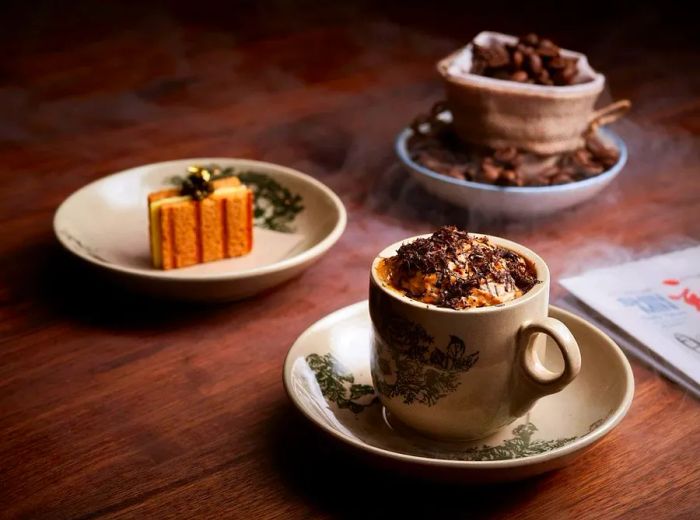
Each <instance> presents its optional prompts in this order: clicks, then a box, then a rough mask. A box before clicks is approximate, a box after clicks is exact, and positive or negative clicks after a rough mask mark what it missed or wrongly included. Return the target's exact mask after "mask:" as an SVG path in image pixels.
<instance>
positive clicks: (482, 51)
mask: <svg viewBox="0 0 700 520" xmlns="http://www.w3.org/2000/svg"><path fill="white" fill-rule="evenodd" d="M473 47H474V50H473V54H472V69H471V72H472V74H479V75H481V76H489V77H491V78H497V79H505V80H510V81H518V82H520V83H533V84H537V85H557V86H565V85H572V84H574V83H575V81H576V73H577V71H578V67H577V62H578V58H567V57H564V56H562V55H561V54H560V53H559V47H558V46H557V45H555V44H554V43H553V42H552V41H551V40H548V39H546V38H540V37H539V36H537V35H536V34H533V33H530V34H528V35H526V36H523V37H522V38H520V39H519V40H518V43H517V44H515V45H503V44H501V43H494V44H492V45H491V46H490V47H482V46H480V45H477V44H476V43H474V44H473Z"/></svg>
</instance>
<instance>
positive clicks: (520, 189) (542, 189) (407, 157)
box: [395, 128, 628, 195]
mask: <svg viewBox="0 0 700 520" xmlns="http://www.w3.org/2000/svg"><path fill="white" fill-rule="evenodd" d="M600 133H601V134H603V135H604V136H605V137H607V138H608V139H610V140H611V141H612V142H613V143H615V145H616V146H617V147H618V149H619V150H620V157H619V158H618V159H617V162H616V163H615V164H613V165H612V167H611V168H610V169H609V170H607V171H605V172H603V173H601V174H600V175H596V176H595V177H591V178H590V179H586V180H583V181H576V182H571V183H569V184H558V185H556V186H495V185H493V184H485V183H482V182H474V181H467V180H462V179H455V178H453V177H448V176H446V175H442V174H440V173H437V172H435V171H433V170H431V169H430V168H426V167H425V166H423V165H421V164H418V163H417V162H415V161H414V160H413V159H412V158H411V154H410V153H409V152H408V139H409V138H410V137H411V136H412V135H413V130H411V129H410V128H404V129H403V130H402V131H401V132H400V133H399V135H398V136H397V137H396V143H395V150H396V154H397V155H398V156H399V159H401V162H403V163H404V164H405V165H406V166H407V167H408V168H410V169H411V170H413V171H414V172H416V173H420V174H422V175H425V176H427V177H430V178H431V179H434V180H436V181H439V182H445V183H447V184H453V185H455V186H462V187H465V188H472V189H476V190H483V191H497V192H506V193H523V194H525V193H526V194H530V195H534V194H537V193H555V192H565V191H576V190H578V189H582V188H585V187H586V186H593V185H595V184H599V183H604V182H605V181H607V180H612V179H613V177H615V176H616V175H617V174H618V173H620V171H621V170H622V168H623V167H624V165H625V164H626V163H627V156H628V154H627V145H625V142H624V141H623V140H622V138H621V137H620V136H619V135H617V134H616V133H615V132H613V131H612V130H610V129H607V128H601V129H600Z"/></svg>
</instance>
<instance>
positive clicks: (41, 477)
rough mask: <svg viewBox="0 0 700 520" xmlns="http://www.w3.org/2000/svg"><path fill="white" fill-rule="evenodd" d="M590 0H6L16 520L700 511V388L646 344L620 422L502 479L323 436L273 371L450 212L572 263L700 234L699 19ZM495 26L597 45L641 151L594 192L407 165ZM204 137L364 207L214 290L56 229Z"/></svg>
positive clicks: (1, 195)
mask: <svg viewBox="0 0 700 520" xmlns="http://www.w3.org/2000/svg"><path fill="white" fill-rule="evenodd" d="M195 4H196V5H195ZM346 4H347V5H346ZM534 5H536V6H540V7H543V4H534ZM591 6H592V8H591V9H593V10H587V11H585V12H584V13H579V14H576V15H573V14H572V15H567V16H563V15H562V14H561V13H560V12H559V11H558V10H557V9H558V8H557V7H556V5H554V6H544V7H547V9H543V10H542V11H541V12H540V13H539V14H538V13H537V12H536V8H533V7H532V6H531V5H530V4H528V7H527V9H525V8H524V7H523V6H522V5H521V4H517V5H516V6H514V7H513V8H512V9H510V10H508V9H505V10H503V9H499V10H498V11H494V12H493V13H489V12H487V11H486V8H487V6H481V7H478V6H470V7H469V8H468V9H467V8H466V7H465V6H464V5H462V4H455V5H445V6H444V7H442V6H441V4H439V3H437V4H436V3H431V4H430V5H429V6H426V5H425V4H424V3H412V2H408V3H401V4H391V5H387V4H384V5H383V6H381V7H380V6H376V5H373V4H372V3H370V2H366V3H356V4H353V3H344V4H342V5H339V6H335V7H333V6H328V5H327V4H326V3H320V2H319V3H314V2H301V3H296V4H293V3H287V2H274V3H269V4H267V3H265V4H261V3H241V4H231V3H228V2H227V3H224V2H221V3H215V4H212V5H211V6H208V7H205V6H204V5H203V4H201V3H185V2H182V3H181V4H180V5H165V4H162V3H159V4H153V5H151V6H149V7H145V6H143V5H139V4H138V3H135V2H134V3H131V2H127V3H116V2H115V3H101V4H100V6H99V8H98V6H97V5H96V4H94V5H91V4H90V3H87V2H85V3H60V4H59V3H51V2H44V3H32V4H31V5H28V3H17V4H16V5H14V6H12V5H10V6H6V7H3V9H6V11H5V12H4V14H3V19H4V20H5V21H6V22H7V21H9V23H6V24H4V25H6V29H5V30H4V32H3V34H2V35H0V45H1V46H2V47H1V48H2V49H3V50H4V52H3V59H2V62H1V63H0V181H1V182H2V184H1V186H2V188H0V224H1V225H0V517H4V518H96V517H108V518H117V517H119V518H128V517H139V518H140V517H157V518H166V517H168V518H170V517H181V518H191V517H204V518H214V517H233V518H327V517H345V516H358V517H362V516H368V517H374V516H377V515H379V514H380V513H382V512H384V513H385V514H389V515H390V517H391V518H397V517H398V516H397V515H399V514H401V513H404V512H405V513H406V514H407V515H408V516H407V517H409V518H410V517H415V516H425V517H437V516H438V513H439V514H440V515H444V516H445V517H447V516H449V517H473V516H493V517H503V518H506V517H507V518H693V517H695V518H697V515H698V514H700V406H699V403H698V402H697V401H696V400H694V399H693V398H692V397H690V396H688V395H686V394H685V393H684V392H683V391H681V390H679V388H678V387H676V386H674V385H673V384H671V383H669V382H668V381H666V380H665V379H663V378H662V377H660V376H658V375H657V374H655V373H654V372H653V371H651V370H649V369H648V368H646V367H644V366H642V365H640V364H638V363H636V362H634V363H633V366H634V374H635V378H636V383H637V392H636V396H635V401H634V403H633V405H632V408H631V410H630V412H629V415H628V416H627V418H626V419H625V420H624V421H623V422H622V424H621V425H620V426H619V427H618V428H617V429H616V430H614V431H613V433H611V434H610V435H609V436H608V437H607V438H606V439H605V440H604V441H603V442H602V443H600V444H599V445H598V446H596V447H595V449H592V450H590V451H589V452H587V453H586V454H585V455H583V456H582V457H580V458H579V459H578V460H577V461H576V462H575V463H573V464H572V465H571V466H569V467H567V468H565V469H563V470H561V471H558V472H556V473H552V474H548V475H545V476H542V477H540V478H536V479H531V480H528V481H525V482H517V483H512V484H508V485H496V486H479V487H465V486H458V485H447V484H438V483H432V482H427V481H422V480H419V479H415V478H409V477H406V476H401V475H397V474H395V473H391V472H387V471H384V470H380V469H376V468H374V467H372V466H370V465H368V464H366V463H365V462H363V461H361V460H359V459H358V458H357V457H356V456H355V454H353V453H352V452H347V451H345V450H344V449H342V448H340V447H339V446H337V445H336V444H335V443H334V442H332V441H331V440H329V439H327V438H326V437H324V436H323V435H322V434H320V433H318V432H316V431H315V430H314V428H313V427H312V426H311V425H309V424H307V422H306V421H305V420H304V419H303V418H302V417H300V415H299V414H298V413H297V412H296V411H295V410H294V408H293V407H292V405H291V404H290V403H289V401H288V399H287V397H286V396H285V394H284V390H283V388H282V382H281V370H282V362H283V359H284V355H285V354H286V352H287V349H288V348H289V346H290V345H291V344H292V342H293V341H294V339H295V338H296V337H297V335H298V334H300V333H301V332H302V331H303V330H304V329H305V328H306V327H308V326H309V325H311V324H312V323H313V322H314V321H316V320H318V319H319V318H321V317H323V316H324V315H326V314H327V313H329V312H331V311H333V310H335V309H338V308H340V307H342V306H345V305H348V304H350V303H354V302H356V301H358V300H362V299H364V298H366V294H367V271H368V266H369V262H370V260H371V259H372V257H373V256H374V255H375V254H376V252H377V251H379V250H380V249H381V248H382V247H383V246H385V245H386V244H388V243H391V242H393V241H396V240H398V239H401V238H403V237H405V236H409V235H413V234H416V233H419V232H425V231H428V230H431V229H433V228H434V227H436V226H437V225H439V224H442V223H448V222H449V223H457V224H459V225H462V226H464V227H467V228H469V229H470V230H473V231H480V232H490V233H494V234H499V235H503V236H506V237H508V238H511V239H513V240H516V241H520V242H522V243H524V244H526V245H528V246H529V247H531V248H533V249H535V250H536V251H538V252H539V253H540V254H541V255H542V256H543V257H544V258H545V259H546V260H547V261H548V263H549V264H550V266H551V268H552V271H553V275H554V278H555V280H556V279H557V278H559V277H561V276H562V275H564V274H569V273H574V272H577V271H579V270H581V269H583V268H585V267H586V266H589V265H601V264H606V263H612V262H619V261H622V260H626V259H630V258H635V257H638V256H641V255H645V254H649V253H653V252H656V251H662V250H668V249H672V248H674V247H679V246H681V245H684V244H688V243H692V241H693V240H698V239H700V220H699V217H700V207H699V205H698V197H699V196H700V171H698V159H699V158H700V150H699V146H698V144H699V142H700V139H699V137H698V134H699V133H700V98H699V97H698V94H699V93H700V69H699V68H698V67H697V64H698V60H699V59H700V53H699V52H698V46H697V44H696V41H695V40H694V39H693V38H694V37H695V28H694V27H693V21H692V20H690V19H685V18H687V17H683V16H679V15H677V14H674V13H673V12H672V10H662V9H660V8H659V9H655V8H653V7H649V6H648V5H642V7H639V8H632V7H630V6H626V7H624V8H623V7H610V6H607V8H606V6H605V4H603V3H600V4H597V3H594V4H591ZM533 9H535V11H533ZM504 12H505V13H506V14H508V13H509V14H508V15H507V16H506V15H504V14H503V13H504ZM674 17H675V18H674ZM690 18H692V17H690ZM669 24H670V25H669ZM485 28H489V29H501V30H504V31H512V32H523V31H527V30H528V29H535V30H537V31H541V32H546V33H547V34H549V35H550V36H552V37H554V38H556V39H557V40H558V41H560V42H561V43H562V44H563V45H564V46H567V47H571V48H575V49H578V50H582V51H584V52H586V53H588V54H589V56H590V61H591V62H592V64H593V65H594V66H595V67H597V68H599V69H601V70H603V71H604V72H605V73H606V74H607V77H608V80H609V90H608V92H606V94H605V96H606V98H607V99H608V100H609V99H613V98H614V99H618V98H629V99H631V100H632V101H633V103H634V111H633V112H632V113H631V115H630V116H629V117H628V118H627V119H626V121H624V122H622V123H619V124H617V125H616V129H617V130H618V131H619V132H620V134H621V135H622V136H623V138H624V139H625V140H626V141H627V143H628V145H629V147H630V153H631V157H630V161H629V163H628V165H627V167H626V168H625V170H624V172H623V174H622V175H621V177H620V178H619V180H617V181H616V182H615V183H614V185H613V186H612V187H611V188H610V189H609V190H607V191H606V192H605V193H604V194H603V195H601V196H600V197H599V198H598V199H597V200H595V201H592V202H591V203H589V204H586V205H584V206H582V207H580V208H577V209H575V210H572V211H569V212H565V213H563V214H561V215H559V216H557V217H556V218H548V219H543V220H539V221H525V220H519V221H515V222H499V221H489V220H484V219H483V218H480V217H479V216H478V215H468V214H466V213H464V212H461V211H458V210H455V209H453V208H450V207H448V206H446V205H444V204H442V203H440V202H439V201H437V200H435V199H433V198H431V197H430V196H428V195H427V194H425V192H423V191H422V190H421V189H420V188H418V187H417V186H416V185H415V184H414V183H413V182H411V181H410V180H409V179H408V178H407V176H406V174H405V172H404V171H403V170H402V169H401V168H400V167H399V166H398V165H397V161H396V159H395V157H394V155H393V152H392V141H393V139H394V137H395V135H396V133H397V132H398V131H399V130H400V129H401V128H402V126H404V125H405V124H406V123H407V122H408V121H409V120H410V119H411V118H412V117H413V116H414V115H415V114H416V113H417V112H419V111H421V110H425V109H426V108H427V107H428V106H429V105H430V104H431V103H432V102H433V101H435V100H437V99H439V98H440V97H441V86H440V83H439V81H438V79H437V77H436V74H435V71H434V63H435V61H436V60H437V59H438V58H440V57H442V56H443V55H445V54H447V53H448V52H449V51H451V50H453V49H454V48H456V47H458V46H459V45H461V44H463V43H464V42H466V41H467V40H468V39H469V38H470V37H471V36H473V35H474V34H475V33H476V32H478V31H479V30H482V29H485ZM206 155H210V156H237V157H251V158H258V159H264V160H269V161H273V162H278V163H282V164H287V165H290V166H293V167H296V168H298V169H301V170H303V171H306V172H309V173H310V174H312V175H314V176H315V177H317V178H319V179H321V180H322V181H323V182H325V183H327V184H328V185H329V186H331V187H332V188H333V189H334V190H336V192H337V193H338V194H339V195H340V196H341V198H342V199H343V201H344V203H345V204H346V206H347V209H348V212H349V224H348V228H347V231H346V233H345V235H344V236H343V237H342V238H341V240H340V241H339V243H338V244H337V245H336V246H335V247H334V248H333V249H332V250H331V252H330V253H329V254H328V255H327V256H325V257H324V258H323V259H322V260H321V261H320V262H318V264H316V265H315V266H313V267H312V268H311V269H309V270H308V271H307V272H306V273H304V274H303V275H301V276H299V277H298V278H296V279H294V280H292V281H290V282H288V283H286V284H284V285H283V286H281V287H278V288H276V289H275V290H271V291H269V292H267V293H265V294H262V295H259V296H257V297H254V298H252V299H250V300H247V301H244V302H239V303H232V304H227V305H218V306H211V307H209V306H206V307H202V306H191V305H180V304H177V303H171V302H152V301H148V300H144V299H143V298H141V297H137V296H134V295H130V294H125V293H122V292H120V291H119V290H114V289H110V288H109V287H108V286H107V285H106V284H105V283H104V281H103V280H101V279H99V278H94V277H93V276H92V275H91V274H90V272H89V271H88V270H86V269H85V268H84V266H83V265H81V264H79V263H77V262H76V261H74V260H72V259H71V258H69V257H68V255H67V254H65V253H64V252H62V251H61V250H60V248H59V247H58V245H57V243H56V241H55V239H54V237H53V233H52V228H51V221H52V216H53V212H54V211H55V209H56V207H57V206H58V205H59V204H60V202H61V201H62V200H63V199H64V198H65V197H66V196H68V195H69V194H70V193H71V192H72V191H74V190H76V189H78V188H79V187H81V186H82V185H84V184H85V183H87V182H89V181H92V180H94V179H97V178H99V177H101V176H103V175H107V174H109V173H110V172H114V171H118V170H121V169H124V168H128V167H131V166H135V165H139V164H144V163H148V162H153V161H159V160H166V159H175V158H185V157H191V156H206ZM560 295H561V290H560V289H559V288H556V287H555V289H554V294H553V298H556V297H558V296H560Z"/></svg>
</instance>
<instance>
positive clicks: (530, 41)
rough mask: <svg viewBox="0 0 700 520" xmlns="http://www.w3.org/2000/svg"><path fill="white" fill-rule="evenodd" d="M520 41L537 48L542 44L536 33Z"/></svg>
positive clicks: (527, 35)
mask: <svg viewBox="0 0 700 520" xmlns="http://www.w3.org/2000/svg"><path fill="white" fill-rule="evenodd" d="M520 41H521V42H523V43H525V44H526V45H530V46H532V47H535V46H536V45H537V44H538V43H539V42H540V38H539V36H537V35H536V34H535V33H529V34H526V35H525V36H523V37H522V38H520Z"/></svg>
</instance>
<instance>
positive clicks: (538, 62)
mask: <svg viewBox="0 0 700 520" xmlns="http://www.w3.org/2000/svg"><path fill="white" fill-rule="evenodd" d="M527 61H528V66H529V68H530V71H531V72H532V73H533V74H535V75H537V74H539V73H540V72H541V71H542V58H540V57H539V55H537V54H531V55H530V56H528V60H527Z"/></svg>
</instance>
